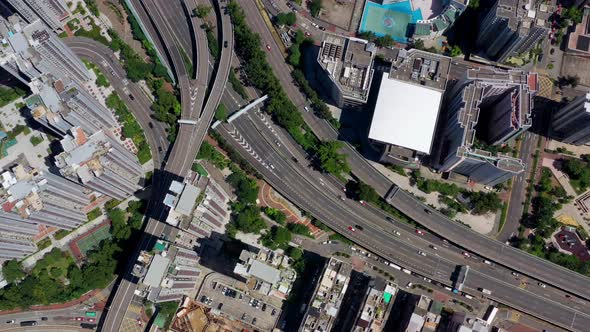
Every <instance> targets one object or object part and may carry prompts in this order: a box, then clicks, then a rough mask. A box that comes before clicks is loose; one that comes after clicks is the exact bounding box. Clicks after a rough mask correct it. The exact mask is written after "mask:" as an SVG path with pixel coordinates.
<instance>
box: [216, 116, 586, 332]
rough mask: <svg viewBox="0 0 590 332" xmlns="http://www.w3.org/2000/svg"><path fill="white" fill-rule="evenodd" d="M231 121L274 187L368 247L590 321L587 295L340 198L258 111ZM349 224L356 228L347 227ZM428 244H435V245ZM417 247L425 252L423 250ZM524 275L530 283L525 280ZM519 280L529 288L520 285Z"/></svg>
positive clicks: (575, 324) (431, 272)
mask: <svg viewBox="0 0 590 332" xmlns="http://www.w3.org/2000/svg"><path fill="white" fill-rule="evenodd" d="M234 124H235V127H233V126H231V125H227V124H223V125H222V126H220V127H218V130H219V132H220V133H221V134H222V135H223V136H224V137H225V138H226V140H227V141H228V142H229V143H230V144H233V145H234V146H235V147H236V149H237V150H238V151H239V152H240V153H242V155H243V156H244V157H245V158H247V160H248V161H250V162H251V163H252V165H254V166H255V167H256V168H257V169H258V171H259V172H260V173H261V174H262V175H263V176H264V177H265V179H267V181H269V183H271V185H273V187H275V188H276V189H277V190H278V191H279V192H281V193H282V194H283V195H284V196H286V197H288V198H289V199H290V200H291V201H293V202H294V203H295V204H297V205H298V206H301V207H302V208H304V209H305V210H307V211H309V212H310V213H312V214H313V215H314V216H315V217H317V218H318V219H320V220H322V221H323V222H325V223H326V224H328V225H329V226H330V227H332V228H333V229H335V230H336V231H338V232H340V233H342V234H344V235H346V236H348V237H350V238H351V239H352V240H353V241H355V242H356V243H359V244H361V245H362V246H364V247H366V248H368V249H369V250H371V251H372V252H375V253H378V254H379V255H381V256H382V257H384V258H386V259H388V260H390V261H393V262H396V263H397V264H399V265H402V266H404V267H407V268H410V269H411V270H413V271H416V272H418V273H419V274H421V275H424V276H427V277H429V278H431V279H433V280H438V281H441V282H444V283H445V284H450V283H451V274H452V273H453V272H454V270H455V267H456V265H458V264H469V265H470V266H472V272H473V273H472V274H471V272H470V275H471V277H470V278H468V280H467V283H466V287H467V288H466V289H467V290H468V292H469V293H471V294H475V295H477V294H481V292H479V291H478V290H477V289H478V288H482V287H483V288H487V289H490V290H492V295H491V296H490V298H492V299H494V300H497V301H499V302H502V303H505V304H508V305H510V306H513V307H515V308H517V309H520V310H522V311H525V312H528V313H530V314H532V315H536V316H537V317H540V318H542V319H545V320H548V321H551V322H553V323H554V324H557V325H559V326H562V327H564V328H567V329H574V330H581V329H583V327H584V325H585V324H587V323H589V322H590V316H588V314H587V313H588V312H590V306H589V305H588V303H587V302H585V301H580V302H573V300H571V299H568V298H566V297H565V296H564V293H563V292H562V291H560V290H557V289H554V288H541V287H539V286H538V285H537V282H536V281H534V280H528V279H523V278H522V277H518V278H517V277H514V276H512V275H511V271H510V270H507V269H505V268H503V267H501V266H497V265H493V266H490V265H488V264H485V263H483V260H482V259H481V258H477V257H476V258H465V257H464V256H463V254H462V252H461V249H459V248H456V247H452V246H451V247H450V248H449V249H446V248H445V247H444V246H445V244H444V242H441V239H440V238H438V237H436V236H434V235H432V234H427V235H425V236H424V237H420V236H416V235H415V234H414V230H413V228H412V227H409V225H404V224H400V223H395V224H392V223H391V221H389V220H388V219H387V216H385V215H384V214H383V213H382V212H381V211H379V210H377V209H373V208H370V207H367V208H365V207H363V206H361V205H360V204H359V203H358V202H353V201H351V200H349V199H346V200H344V201H342V200H341V199H340V196H341V195H343V193H342V191H341V189H340V188H339V186H337V185H334V184H332V183H331V181H330V180H329V179H326V178H324V177H323V176H322V175H321V174H319V173H317V172H314V171H313V170H311V169H310V168H308V167H307V165H304V163H306V161H305V160H304V159H303V160H302V159H299V160H298V161H297V162H295V161H293V160H292V158H291V153H292V151H291V147H289V144H288V138H287V137H286V136H284V135H283V136H278V135H277V134H276V133H280V129H279V128H274V129H275V132H274V133H273V132H272V131H270V130H268V127H267V125H266V124H265V123H264V122H262V121H259V119H257V118H256V115H250V116H248V115H244V116H242V118H240V119H238V120H236V121H235V122H234ZM247 151H253V152H251V153H249V152H247ZM310 179H313V181H312V180H310ZM357 225H360V226H361V227H362V228H363V230H362V231H360V230H359V229H360V228H358V227H356V226H357ZM348 226H353V227H355V228H357V230H356V231H355V232H351V231H350V230H348V229H347V227H348ZM396 231H397V232H399V235H396V233H395V232H396ZM431 245H434V246H436V247H437V248H438V249H437V250H433V249H432V248H431ZM418 251H423V252H426V253H427V256H426V257H424V256H422V255H420V254H418ZM525 280H528V281H527V282H528V284H524V282H525ZM523 286H524V287H526V288H527V289H522V288H520V287H523ZM576 301H578V300H576Z"/></svg>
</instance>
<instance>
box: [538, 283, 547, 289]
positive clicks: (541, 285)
mask: <svg viewBox="0 0 590 332" xmlns="http://www.w3.org/2000/svg"><path fill="white" fill-rule="evenodd" d="M538 285H539V287H541V288H547V285H545V284H544V283H542V282H540V283H538Z"/></svg>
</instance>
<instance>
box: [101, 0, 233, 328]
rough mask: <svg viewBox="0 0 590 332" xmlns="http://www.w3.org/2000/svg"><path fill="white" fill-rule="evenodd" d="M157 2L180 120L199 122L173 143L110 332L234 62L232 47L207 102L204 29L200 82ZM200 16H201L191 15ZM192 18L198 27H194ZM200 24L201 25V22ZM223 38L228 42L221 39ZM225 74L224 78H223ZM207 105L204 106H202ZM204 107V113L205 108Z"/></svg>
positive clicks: (152, 11) (199, 36)
mask: <svg viewBox="0 0 590 332" xmlns="http://www.w3.org/2000/svg"><path fill="white" fill-rule="evenodd" d="M156 1H157V0H154V1H151V0H145V1H142V5H143V8H144V9H145V12H146V13H149V16H150V17H151V19H152V20H153V23H154V26H156V27H157V29H158V32H159V36H160V37H161V39H162V42H163V43H164V45H165V46H166V48H167V50H168V54H169V56H170V58H171V60H172V61H171V62H172V65H173V67H174V71H175V74H176V77H177V82H178V85H179V90H180V95H181V107H182V110H181V118H182V119H185V120H194V121H196V123H197V124H196V125H179V126H180V128H179V131H178V136H177V138H176V144H174V146H173V147H172V150H171V152H170V155H169V158H168V161H167V163H166V165H165V169H164V172H163V173H162V174H163V175H162V178H158V179H157V182H158V184H159V185H158V187H157V188H156V190H154V196H153V197H154V200H152V201H150V206H149V207H148V211H150V212H151V213H152V218H150V219H149V220H148V223H147V225H146V227H145V230H144V233H143V235H142V238H141V240H140V243H139V245H138V246H137V248H136V249H135V252H134V253H133V255H131V256H130V257H131V259H130V261H129V263H128V266H127V272H126V275H125V276H123V278H122V279H121V280H120V283H119V285H118V287H117V288H116V293H115V294H114V296H112V301H111V305H110V308H109V311H108V313H107V316H106V319H105V321H104V324H103V329H104V330H105V331H118V330H119V328H120V326H121V323H122V321H123V319H124V317H125V313H126V310H127V308H128V306H129V304H130V303H131V301H132V299H133V296H134V292H135V290H136V289H137V280H135V279H134V278H133V277H132V276H131V271H132V269H133V264H134V262H135V259H136V257H137V256H138V255H139V252H140V251H141V250H144V249H146V248H148V246H149V245H150V244H151V243H152V242H153V240H154V239H155V238H159V237H160V236H161V234H162V232H163V231H164V230H165V227H166V225H165V223H164V222H163V221H164V220H165V217H166V215H167V210H166V209H165V208H164V206H163V205H162V203H161V200H162V199H163V196H164V193H165V192H166V188H167V186H168V184H169V183H170V181H171V180H172V179H173V178H176V179H181V178H183V177H184V175H185V174H186V173H187V171H188V169H189V168H190V167H191V166H192V164H193V162H194V159H195V156H196V154H197V151H198V150H199V148H200V146H201V143H202V140H203V138H204V136H205V134H206V132H207V129H208V128H209V125H210V122H211V119H212V118H213V115H214V113H215V109H216V107H217V104H218V103H219V100H220V99H221V95H222V93H223V90H224V85H225V82H226V80H227V74H228V72H229V68H230V65H231V56H232V52H231V50H232V48H230V47H228V48H222V50H221V57H220V61H219V66H218V69H217V75H216V77H215V78H214V84H213V87H212V89H211V92H210V94H209V96H208V98H209V99H208V100H211V102H207V104H205V99H206V97H207V96H206V93H207V77H208V69H209V65H208V62H209V59H208V58H209V52H208V50H207V41H206V36H205V35H204V32H203V30H202V29H194V30H193V33H194V39H195V41H196V43H195V44H196V52H195V53H196V54H198V58H197V62H196V63H195V64H194V66H195V67H196V68H195V72H196V80H195V81H193V80H191V79H190V76H189V75H190V73H188V72H187V68H186V66H185V64H184V62H183V59H182V55H181V53H180V52H181V51H180V50H179V48H178V45H177V44H176V43H175V42H174V38H173V37H172V33H171V30H170V27H169V26H168V23H170V24H174V22H166V21H165V20H164V19H163V17H162V16H161V8H160V5H158V4H157V3H156ZM182 4H183V6H185V8H184V9H185V10H186V12H190V9H191V8H192V7H194V6H195V3H194V2H191V1H190V0H185V2H183V3H182ZM217 13H218V15H220V17H219V20H220V21H221V25H222V30H221V31H222V36H223V39H225V40H226V41H227V42H228V44H229V45H232V46H233V34H232V33H231V29H232V28H231V22H230V20H229V17H227V15H225V14H223V13H222V12H221V10H220V9H219V8H217ZM192 19H193V20H196V18H192ZM194 23H195V22H193V26H194ZM197 26H198V25H197ZM222 42H223V40H222ZM220 75H224V76H220ZM204 104H205V108H203V105H204ZM201 110H202V112H201Z"/></svg>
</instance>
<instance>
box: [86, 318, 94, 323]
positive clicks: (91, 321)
mask: <svg viewBox="0 0 590 332" xmlns="http://www.w3.org/2000/svg"><path fill="white" fill-rule="evenodd" d="M86 321H88V322H90V323H94V322H96V319H94V318H86Z"/></svg>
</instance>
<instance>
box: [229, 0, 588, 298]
mask: <svg viewBox="0 0 590 332" xmlns="http://www.w3.org/2000/svg"><path fill="white" fill-rule="evenodd" d="M240 4H241V6H242V9H243V10H244V13H245V15H246V20H247V22H248V24H249V26H250V27H251V28H252V30H253V31H254V32H256V33H258V34H259V35H260V38H261V43H262V44H263V45H262V47H264V45H265V44H268V45H270V46H271V51H270V52H267V55H268V56H267V59H268V60H269V63H270V65H271V67H272V68H273V69H274V73H275V75H276V76H277V77H278V78H279V80H280V82H281V84H282V86H283V88H284V89H285V92H286V93H287V95H288V96H289V98H290V99H291V100H292V101H293V102H294V103H295V105H297V106H298V108H299V110H300V112H301V113H302V115H303V118H304V120H305V122H306V123H307V124H308V125H309V126H310V128H311V129H312V131H313V132H314V134H315V135H316V136H318V137H319V138H320V139H322V140H334V139H337V138H338V133H337V132H336V131H335V130H334V129H333V128H332V127H331V126H330V125H329V123H328V122H326V121H324V120H321V119H319V118H317V117H316V116H315V115H314V114H313V113H312V112H305V111H303V106H304V105H305V104H306V99H305V96H303V95H302V93H301V92H300V91H299V89H298V88H297V87H296V86H295V85H294V84H293V80H292V78H291V74H290V73H291V68H290V67H289V66H288V65H287V64H286V62H285V59H284V58H283V56H282V54H281V52H280V51H279V47H278V45H277V44H276V42H275V40H274V38H273V37H272V34H271V33H270V31H269V30H268V26H267V25H266V24H265V22H264V19H263V18H262V16H261V14H260V12H259V10H258V8H257V6H256V3H255V0H243V1H240ZM341 152H343V153H344V154H345V155H346V156H347V160H348V163H349V165H350V167H351V169H352V172H353V173H354V174H355V175H356V176H357V177H358V178H359V179H361V180H362V181H363V182H365V183H366V184H368V185H370V186H371V187H373V188H375V190H376V191H377V192H378V193H379V194H380V195H381V196H383V197H385V196H386V195H387V193H388V192H389V191H390V190H391V188H392V187H395V185H394V184H393V183H392V182H391V181H390V180H389V179H387V178H386V177H385V176H383V175H382V174H381V173H379V171H377V170H376V169H375V168H374V167H372V166H371V165H370V164H369V163H368V162H367V161H366V160H365V159H364V158H363V156H361V154H360V153H359V152H358V151H356V150H355V149H354V148H353V147H352V146H351V145H350V144H348V143H346V144H345V146H344V148H343V149H342V150H341ZM389 202H390V204H391V205H392V206H394V207H395V208H397V209H398V210H400V211H401V212H403V213H405V214H406V215H408V216H409V217H410V218H412V219H413V220H415V221H416V222H418V223H419V224H421V225H422V226H424V227H425V228H427V229H430V230H431V231H433V232H435V233H437V234H438V235H440V236H441V237H444V238H447V239H448V240H449V241H451V242H453V243H456V244H457V245H459V246H461V247H463V248H465V249H467V250H469V251H472V252H474V253H477V254H478V255H480V256H483V257H486V258H487V259H489V260H491V261H494V262H496V263H498V264H502V265H505V266H506V267H509V268H511V269H514V270H517V271H520V272H522V273H523V274H526V275H529V276H531V277H534V278H536V279H539V280H542V281H543V282H544V283H546V284H551V285H553V286H555V287H558V288H561V289H563V290H565V291H568V292H569V293H570V294H571V295H573V296H579V297H582V298H585V299H587V300H589V299H590V288H589V287H587V285H588V284H590V278H588V277H585V276H583V275H581V274H579V273H576V272H573V271H570V270H568V269H565V268H563V267H560V266H558V265H556V264H553V263H551V262H549V261H546V260H544V259H541V258H538V257H536V256H533V255H530V254H528V253H526V252H524V251H521V250H519V249H515V248H512V247H509V246H507V245H505V244H503V243H501V242H499V241H496V240H494V239H491V238H488V237H486V236H483V235H481V234H479V233H477V232H475V231H473V230H471V229H470V228H467V227H465V226H463V225H461V224H459V223H457V222H455V221H453V220H450V219H448V218H447V217H446V216H444V215H442V214H439V213H431V210H430V208H429V207H428V206H426V205H424V204H423V203H422V202H420V201H419V200H417V199H416V198H415V197H413V196H411V195H410V194H408V193H406V192H403V191H402V190H398V191H397V193H396V195H395V196H394V197H393V198H392V199H391V200H389Z"/></svg>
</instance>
